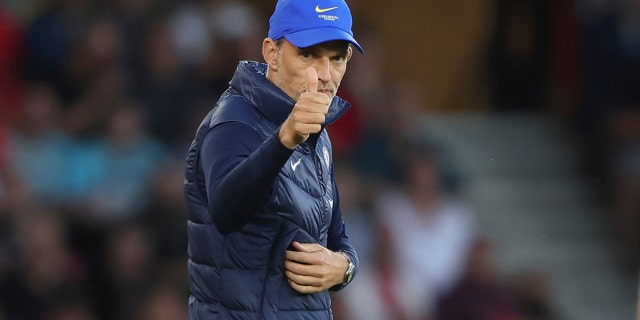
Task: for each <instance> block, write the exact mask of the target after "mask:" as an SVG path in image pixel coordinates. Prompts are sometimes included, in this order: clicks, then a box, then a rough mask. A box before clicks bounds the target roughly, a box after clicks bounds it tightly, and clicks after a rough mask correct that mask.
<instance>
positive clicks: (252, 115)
mask: <svg viewBox="0 0 640 320" xmlns="http://www.w3.org/2000/svg"><path fill="white" fill-rule="evenodd" d="M265 74H266V65H265V64H262V63H258V62H249V61H243V62H241V63H240V64H239V65H238V68H237V70H236V73H235V74H234V76H233V78H232V80H231V82H230V87H229V89H228V90H227V91H226V92H225V93H224V94H223V95H222V97H221V98H220V100H219V101H218V103H217V104H216V106H215V107H214V108H213V109H212V110H211V112H210V113H209V114H208V115H207V116H206V117H205V119H204V121H203V122H202V124H201V125H200V127H199V128H198V129H197V131H196V135H195V138H194V140H193V142H192V145H191V147H190V148H189V151H188V154H187V162H186V179H185V196H186V201H187V206H188V222H187V229H188V236H189V248H188V255H189V262H188V269H189V281H190V289H191V298H190V300H189V318H190V319H264V320H266V319H298V320H299V319H314V320H317V319H332V314H331V299H330V296H329V293H328V292H322V293H318V294H311V295H303V294H299V293H297V292H296V291H294V290H293V289H292V288H291V287H290V285H289V284H288V281H287V278H286V277H285V275H284V261H285V250H287V248H289V249H291V244H292V242H293V241H298V242H301V243H305V242H306V243H319V244H321V245H323V246H325V247H327V248H329V249H331V250H333V251H344V252H345V253H347V254H348V255H349V256H350V258H351V260H352V261H353V262H354V263H355V265H356V269H357V265H358V259H357V256H356V253H355V251H354V250H353V248H352V246H351V245H350V244H349V242H348V239H347V237H346V234H345V226H344V222H343V220H342V216H341V212H340V207H339V199H338V192H337V189H336V186H335V179H334V176H333V164H332V157H331V144H330V141H329V137H328V135H327V133H326V131H325V130H324V129H323V130H322V132H321V133H319V134H315V135H312V136H310V138H309V139H308V141H307V142H305V143H303V144H301V145H299V146H298V147H297V148H296V149H295V150H294V151H293V152H291V151H290V150H288V149H287V151H288V152H289V153H287V154H285V156H284V158H283V160H282V161H280V160H273V159H272V158H274V157H271V156H269V159H257V161H256V159H253V160H249V159H247V160H246V161H247V163H245V164H244V167H243V168H242V169H243V170H242V172H239V173H236V172H234V173H233V174H235V175H236V176H237V177H235V178H236V179H238V183H236V184H229V186H234V187H236V188H238V187H237V185H238V184H239V183H245V184H246V185H247V188H246V190H250V189H251V188H252V187H253V186H252V185H251V183H252V181H251V180H252V179H253V176H252V175H255V174H256V173H255V172H256V171H259V170H262V168H261V166H262V164H261V165H258V163H260V162H264V161H267V162H269V161H280V162H279V163H278V166H277V167H276V171H275V173H274V176H273V179H271V181H269V183H268V186H267V192H266V193H265V194H267V196H266V197H265V199H266V201H261V202H260V203H259V205H257V206H255V208H253V209H251V210H252V212H249V213H250V214H248V215H247V212H241V211H237V212H236V210H247V209H246V206H245V204H244V203H242V201H241V199H242V197H243V195H242V192H243V190H244V189H241V188H238V190H234V191H233V192H231V193H225V191H227V189H229V188H224V190H220V188H217V187H218V186H206V185H205V183H204V181H205V174H204V173H203V169H202V164H201V163H200V161H201V159H202V154H201V146H202V144H203V140H204V139H205V137H206V135H207V133H209V132H211V130H215V129H216V127H218V126H220V125H223V124H225V123H227V124H228V123H241V124H242V125H248V126H250V127H251V128H252V129H253V130H254V131H255V132H256V133H257V134H258V135H256V136H259V137H261V139H262V142H261V143H262V146H261V147H260V148H259V150H257V151H256V152H255V153H259V152H263V153H264V154H265V156H267V155H270V154H273V153H274V151H273V150H267V149H277V148H278V147H279V148H283V149H286V148H284V146H282V145H281V144H280V145H277V143H279V140H278V141H277V143H276V142H275V140H276V139H277V131H278V128H279V126H280V125H281V124H282V122H284V120H285V119H286V117H287V116H288V114H289V113H290V112H291V109H292V108H293V105H294V103H295V102H294V101H293V100H292V99H291V98H290V97H288V96H287V95H286V94H285V93H284V92H283V91H281V90H280V89H279V88H277V87H276V86H275V85H273V84H272V83H271V82H270V81H268V80H267V79H266V77H265ZM348 107H349V105H348V103H346V102H345V101H343V100H341V99H340V98H338V97H335V98H334V99H333V101H332V104H331V106H330V108H329V110H330V111H329V114H328V115H327V121H326V124H329V123H331V122H333V121H335V120H337V118H338V117H340V116H341V115H342V114H344V112H346V110H347V109H348ZM272 146H276V147H272ZM263 149H264V150H263ZM275 152H276V153H277V152H279V151H275ZM289 154H290V156H289ZM275 158H277V157H275ZM251 161H254V162H255V165H254V162H251ZM238 167H240V165H238ZM258 175H259V174H258ZM239 177H241V179H239ZM258 180H259V179H257V178H256V181H258ZM256 183H257V184H260V183H259V182H256ZM208 188H209V189H208ZM236 191H237V192H236ZM247 192H250V191H247ZM246 196H247V197H249V196H250V194H247V195H246ZM234 197H236V199H233V198H234ZM238 197H239V199H238ZM249 207H250V206H249ZM239 208H240V209H239ZM237 216H246V218H244V219H240V220H239V221H238V220H237V219H235V220H234V218H235V217H237ZM333 289H334V290H338V289H341V286H339V287H336V288H333Z"/></svg>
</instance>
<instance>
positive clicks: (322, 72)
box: [315, 58, 331, 83]
mask: <svg viewBox="0 0 640 320" xmlns="http://www.w3.org/2000/svg"><path fill="white" fill-rule="evenodd" d="M315 68H316V73H318V80H319V81H322V82H325V83H326V82H329V80H331V63H329V58H322V59H318V62H317V63H316V66H315Z"/></svg>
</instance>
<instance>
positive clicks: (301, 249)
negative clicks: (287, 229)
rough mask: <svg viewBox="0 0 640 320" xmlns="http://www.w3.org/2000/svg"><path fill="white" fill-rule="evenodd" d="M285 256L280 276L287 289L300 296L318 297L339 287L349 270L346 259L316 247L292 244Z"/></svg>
mask: <svg viewBox="0 0 640 320" xmlns="http://www.w3.org/2000/svg"><path fill="white" fill-rule="evenodd" d="M293 247H294V248H295V249H296V251H289V250H287V252H286V260H285V262H284V269H285V271H284V274H285V276H286V277H287V278H288V279H289V284H290V285H291V287H292V288H293V289H294V290H296V291H298V292H299V293H303V294H310V293H318V292H322V291H325V290H328V289H329V288H331V287H333V286H335V285H337V284H341V283H342V282H343V281H344V274H345V272H346V271H347V268H348V267H349V262H348V261H347V258H346V257H345V256H344V255H342V254H340V253H336V252H333V251H331V250H329V249H327V248H325V247H323V246H321V245H319V244H317V243H304V244H303V243H299V242H297V241H294V242H293Z"/></svg>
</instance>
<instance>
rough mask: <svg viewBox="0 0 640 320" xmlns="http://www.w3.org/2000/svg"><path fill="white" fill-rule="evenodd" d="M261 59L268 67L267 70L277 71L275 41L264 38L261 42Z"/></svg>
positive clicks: (276, 47)
mask: <svg viewBox="0 0 640 320" xmlns="http://www.w3.org/2000/svg"><path fill="white" fill-rule="evenodd" d="M262 58H263V59H264V61H265V62H266V63H267V65H268V66H269V69H271V70H274V71H278V46H277V45H276V42H275V40H273V39H271V38H265V39H264V40H263V41H262Z"/></svg>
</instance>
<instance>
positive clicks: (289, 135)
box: [278, 67, 331, 150]
mask: <svg viewBox="0 0 640 320" xmlns="http://www.w3.org/2000/svg"><path fill="white" fill-rule="evenodd" d="M330 104H331V98H329V96H327V95H326V94H324V93H321V92H318V73H317V72H316V69H314V68H313V67H309V68H307V91H306V92H303V93H302V94H301V95H300V97H299V98H298V101H296V104H295V105H294V106H293V110H291V113H290V114H289V117H287V120H285V121H284V123H283V124H282V127H281V128H280V132H279V133H278V137H279V138H280V142H282V144H283V145H284V146H285V147H287V148H289V149H292V150H293V149H295V148H296V146H297V145H299V144H301V143H303V142H305V141H307V139H308V138H309V135H310V134H312V133H318V132H320V130H321V129H322V124H323V123H324V121H325V117H326V115H327V113H328V112H329V105H330Z"/></svg>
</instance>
